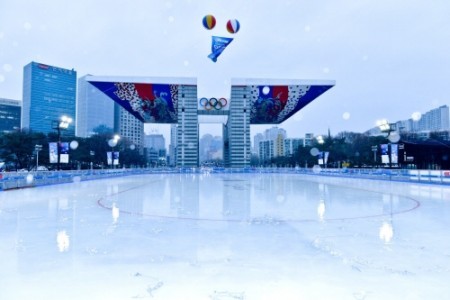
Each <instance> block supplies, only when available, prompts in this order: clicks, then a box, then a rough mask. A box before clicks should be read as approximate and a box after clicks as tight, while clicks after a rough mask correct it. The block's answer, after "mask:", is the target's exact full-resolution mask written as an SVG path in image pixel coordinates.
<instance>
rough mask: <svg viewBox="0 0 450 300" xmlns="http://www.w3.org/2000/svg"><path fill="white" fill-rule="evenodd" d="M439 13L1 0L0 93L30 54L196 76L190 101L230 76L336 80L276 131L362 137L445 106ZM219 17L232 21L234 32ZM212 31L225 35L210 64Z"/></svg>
mask: <svg viewBox="0 0 450 300" xmlns="http://www.w3.org/2000/svg"><path fill="white" fill-rule="evenodd" d="M206 14H212V15H214V16H215V17H216V19H217V25H216V27H215V28H214V29H213V30H210V31H208V30H206V29H204V28H203V26H202V18H203V16H204V15H206ZM449 16H450V1H447V0H428V1H425V0H410V1H403V0H400V1H392V0H358V1H356V0H340V1H336V0H306V1H305V0H291V1H289V0H258V1H256V0H253V1H250V0H246V1H244V0H240V1H237V0H227V1H225V0H209V1H206V0H205V1H195V0H179V1H178V0H177V1H175V0H173V1H164V0H145V1H144V0H130V1H114V0H109V1H104V0H101V1H97V0H95V1H94V0H91V1H86V0H77V1H64V0H41V1H31V0H29V1H24V0H14V1H6V0H0V98H11V99H19V100H21V99H22V76H23V66H24V65H26V64H28V63H29V62H31V61H36V62H41V63H45V64H49V65H54V66H59V67H63V68H67V69H72V68H74V69H75V70H76V71H77V72H78V77H81V76H83V75H85V74H88V73H89V74H92V75H106V76H152V77H153V76H170V77H185V76H187V77H196V78H198V85H199V87H198V91H199V93H198V96H199V97H203V96H206V97H212V96H216V97H222V96H224V95H225V96H226V97H229V93H230V92H229V91H230V86H229V83H230V79H231V78H242V77H248V78H264V77H265V78H281V79H318V80H335V81H336V86H335V87H334V88H332V89H331V90H329V91H328V92H326V93H325V94H324V95H322V96H321V97H319V98H317V99H316V100H315V101H313V102H312V103H310V104H309V105H308V106H306V107H305V108H304V109H303V110H301V111H300V112H299V113H297V114H296V115H294V116H293V117H291V118H290V119H289V120H287V121H285V122H284V123H283V124H281V125H280V127H282V128H285V129H286V130H287V133H288V136H289V137H302V136H304V134H305V133H307V132H312V133H315V134H321V133H326V132H327V130H328V128H330V130H331V133H332V134H333V135H334V134H337V133H338V132H340V131H356V132H363V131H365V130H367V129H369V128H371V127H374V126H375V122H376V120H378V119H382V118H385V119H388V120H389V121H391V122H394V121H398V120H403V119H408V118H411V116H412V114H413V113H415V112H426V111H429V110H431V109H433V108H436V107H438V106H440V105H449V104H450V93H449V90H448V86H449V84H450V17H449ZM228 19H237V20H239V22H240V24H241V28H240V31H239V32H238V33H237V34H234V35H233V36H231V35H230V34H229V33H228V32H227V31H226V29H225V24H226V22H227V20H228ZM212 35H218V36H226V37H233V38H234V41H233V42H232V43H231V44H230V45H229V46H228V48H227V49H226V50H225V51H224V52H223V53H222V55H221V56H220V57H219V58H218V61H217V63H213V62H212V61H211V60H210V59H208V58H207V55H208V54H209V53H210V50H211V36H212ZM269 127H270V126H261V125H260V126H252V134H255V133H256V132H262V131H263V130H264V129H266V128H269ZM152 128H157V129H158V130H159V132H160V133H165V134H166V133H167V132H166V130H167V128H166V127H163V128H161V127H160V126H155V125H150V126H148V125H147V126H146V131H147V132H148V131H150V130H151V129H152ZM219 128H220V127H219V126H210V125H208V126H201V134H203V133H205V132H208V131H210V132H211V133H213V134H221V131H220V130H219Z"/></svg>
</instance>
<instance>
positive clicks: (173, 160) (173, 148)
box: [168, 124, 177, 166]
mask: <svg viewBox="0 0 450 300" xmlns="http://www.w3.org/2000/svg"><path fill="white" fill-rule="evenodd" d="M168 163H169V165H170V166H175V165H176V164H177V124H171V125H170V144H169V162H168Z"/></svg>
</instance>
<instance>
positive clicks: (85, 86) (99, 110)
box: [75, 75, 119, 138]
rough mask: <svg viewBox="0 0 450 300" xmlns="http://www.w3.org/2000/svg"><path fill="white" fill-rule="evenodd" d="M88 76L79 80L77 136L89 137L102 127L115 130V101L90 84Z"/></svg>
mask: <svg viewBox="0 0 450 300" xmlns="http://www.w3.org/2000/svg"><path fill="white" fill-rule="evenodd" d="M87 76H90V75H86V76H83V77H81V78H80V79H78V99H77V114H76V120H77V121H76V132H75V134H76V136H79V137H84V138H86V137H89V136H91V135H92V134H94V129H95V128H96V127H99V126H101V125H103V126H106V127H107V128H110V129H111V130H114V103H115V102H114V101H113V100H111V98H109V97H108V96H106V95H105V94H104V93H102V92H101V91H99V90H98V89H97V88H96V87H95V86H93V85H92V84H90V83H89V82H88V81H87V80H86V77H87ZM117 133H119V132H118V131H117Z"/></svg>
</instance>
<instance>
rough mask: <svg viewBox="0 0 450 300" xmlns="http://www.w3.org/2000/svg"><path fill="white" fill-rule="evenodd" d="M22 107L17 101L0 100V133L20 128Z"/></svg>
mask: <svg viewBox="0 0 450 300" xmlns="http://www.w3.org/2000/svg"><path fill="white" fill-rule="evenodd" d="M21 110H22V106H21V102H20V101H19V100H12V99H4V98H0V132H9V131H12V130H14V129H19V128H20V114H21Z"/></svg>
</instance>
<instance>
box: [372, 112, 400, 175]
mask: <svg viewBox="0 0 450 300" xmlns="http://www.w3.org/2000/svg"><path fill="white" fill-rule="evenodd" d="M377 126H378V128H379V129H380V131H381V132H382V133H386V138H387V139H389V141H392V142H398V140H399V139H400V137H399V135H398V134H397V136H396V137H394V136H393V135H392V136H391V132H393V131H396V130H397V124H395V123H389V122H388V121H387V120H385V119H384V120H379V121H377ZM397 138H398V139H397ZM391 155H392V147H391V143H388V159H389V169H391V168H392V158H391Z"/></svg>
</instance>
